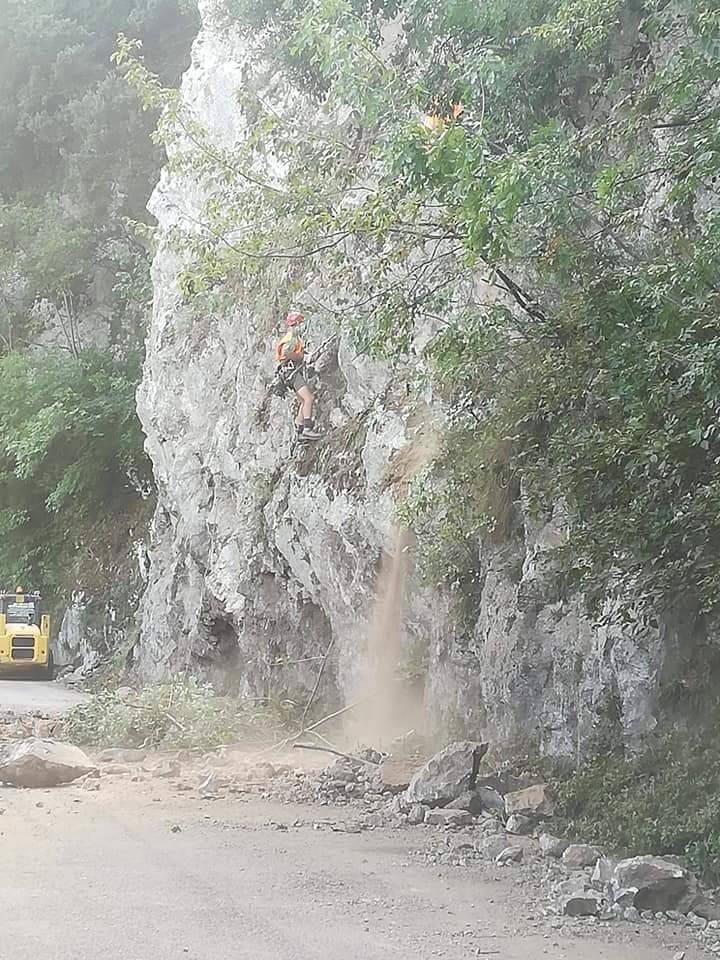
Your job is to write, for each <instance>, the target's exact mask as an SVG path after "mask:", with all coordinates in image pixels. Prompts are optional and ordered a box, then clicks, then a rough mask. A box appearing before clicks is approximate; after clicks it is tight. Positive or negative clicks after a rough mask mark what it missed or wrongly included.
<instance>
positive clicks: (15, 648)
mask: <svg viewBox="0 0 720 960" xmlns="http://www.w3.org/2000/svg"><path fill="white" fill-rule="evenodd" d="M5 673H12V674H20V673H26V674H30V673H32V674H33V675H35V676H37V677H42V678H43V679H49V680H52V678H53V673H54V664H53V656H52V651H51V649H50V617H49V616H48V615H47V614H46V613H43V612H42V597H41V596H40V594H39V593H25V591H24V590H23V589H22V587H18V588H17V590H16V591H15V593H2V594H0V676H2V675H3V674H5Z"/></svg>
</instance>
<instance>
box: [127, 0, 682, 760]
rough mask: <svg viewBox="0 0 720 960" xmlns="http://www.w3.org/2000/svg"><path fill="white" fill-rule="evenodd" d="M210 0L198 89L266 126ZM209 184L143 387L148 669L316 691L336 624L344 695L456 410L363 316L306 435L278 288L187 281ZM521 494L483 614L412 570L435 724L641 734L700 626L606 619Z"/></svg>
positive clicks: (410, 621)
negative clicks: (569, 584)
mask: <svg viewBox="0 0 720 960" xmlns="http://www.w3.org/2000/svg"><path fill="white" fill-rule="evenodd" d="M201 9H202V13H203V19H204V25H203V28H202V31H201V33H200V36H199V37H198V39H197V41H196V43H195V46H194V51H193V58H192V65H191V67H190V69H189V70H188V71H187V73H186V74H185V77H184V80H183V83H182V91H181V95H182V98H183V101H184V103H185V104H186V105H187V106H188V107H189V108H190V109H191V110H192V111H193V113H194V114H195V115H196V116H197V118H198V119H199V120H200V121H201V123H202V124H203V125H204V127H205V128H206V129H207V130H208V131H209V133H210V135H211V136H212V138H213V140H214V141H215V142H216V143H217V144H218V145H220V146H227V147H230V146H234V145H236V144H237V143H238V142H239V141H242V138H243V135H244V119H243V114H242V110H241V108H240V107H239V106H238V100H237V97H236V96H235V93H236V90H237V89H238V88H239V87H242V85H243V84H244V83H247V82H248V72H249V71H251V69H252V64H251V63H250V62H249V61H248V56H247V50H246V48H245V46H244V44H243V42H242V40H241V39H240V38H239V37H236V36H234V35H233V34H232V32H231V31H229V30H228V28H227V26H225V25H223V26H217V25H216V24H215V23H214V22H213V16H212V10H211V5H210V3H209V2H205V3H202V4H201ZM202 204H203V196H202V191H201V190H200V188H199V186H198V185H197V184H196V183H194V182H193V181H192V179H189V178H188V177H187V176H182V175H180V174H178V173H173V172H171V171H170V169H168V170H166V171H165V172H164V174H163V176H162V179H161V181H160V184H159V185H158V187H157V189H156V191H155V193H154V195H153V198H152V201H151V205H150V206H151V210H152V213H153V214H154V215H155V217H156V218H157V220H158V225H159V226H158V250H157V255H156V257H155V261H154V266H153V280H154V288H155V303H154V314H153V321H152V325H151V329H150V333H149V337H148V344H147V361H146V366H145V373H144V379H143V383H142V386H141V388H140V391H139V395H138V406H139V411H140V416H141V419H142V422H143V425H144V428H145V430H146V432H147V437H148V440H147V449H148V452H149V454H150V456H151V458H152V462H153V464H154V470H155V475H156V479H157V483H158V488H159V503H158V508H157V512H156V515H155V518H154V521H153V525H152V531H151V534H152V537H151V540H152V542H151V549H150V560H151V563H150V570H149V578H148V585H147V589H146V592H145V596H144V600H143V602H142V607H141V624H140V629H141V636H140V641H139V643H138V646H137V648H136V652H135V657H136V666H137V668H138V670H139V671H141V672H142V674H143V675H144V676H146V677H151V678H154V677H162V676H167V675H171V674H177V673H179V672H182V671H185V670H188V671H190V672H192V673H195V674H199V675H201V676H206V677H209V678H211V679H212V680H213V681H214V682H216V683H217V684H219V685H220V686H226V687H229V688H233V689H237V690H240V691H241V692H243V693H245V694H248V695H253V696H264V695H275V694H279V695H282V696H285V697H289V698H291V699H296V700H298V701H299V702H303V701H304V700H305V699H306V698H307V692H308V690H309V689H311V688H312V686H313V684H314V681H315V677H316V674H317V669H318V665H319V660H318V659H316V658H320V657H322V656H323V655H324V654H325V652H326V651H327V650H328V648H329V647H330V645H331V644H332V651H331V655H330V657H329V666H328V669H327V671H326V673H325V676H324V680H323V687H322V691H323V696H324V699H325V700H326V701H328V702H332V701H335V702H342V700H343V699H344V698H349V697H352V696H353V693H354V691H355V690H356V688H357V685H358V682H359V678H360V676H361V674H362V668H363V662H364V658H365V656H366V637H367V630H368V621H369V618H370V616H371V609H372V605H373V598H374V595H375V591H376V582H377V577H378V573H379V571H380V570H381V567H382V562H383V556H384V554H386V553H387V552H391V551H392V550H393V549H394V546H395V543H396V536H397V534H396V530H397V520H396V497H397V495H398V494H399V493H401V492H402V485H403V482H404V481H405V479H407V475H408V473H409V471H410V470H411V468H412V465H413V464H416V463H418V462H421V461H422V457H423V452H424V451H425V450H426V449H427V447H428V446H429V445H431V444H430V438H431V435H432V434H433V432H437V431H441V430H442V410H441V407H440V404H438V403H437V402H436V401H435V400H434V398H433V397H432V395H431V394H430V393H429V392H426V393H425V394H424V395H423V396H418V395H417V393H416V392H414V391H410V392H409V393H408V389H407V382H408V377H407V376H406V375H404V374H403V373H402V372H401V373H398V372H397V371H392V370H391V369H390V368H388V367H385V366H383V365H382V364H379V363H376V362H373V361H370V360H368V359H365V358H362V357H357V356H355V350H354V348H353V345H352V343H351V342H350V341H349V340H348V339H346V338H345V337H342V336H341V337H340V339H339V341H338V343H337V346H336V347H335V348H333V349H332V350H331V351H330V352H329V353H328V354H326V355H325V357H324V359H323V361H322V363H321V364H319V367H320V379H319V409H320V423H321V426H322V428H323V429H324V430H325V431H326V432H327V438H326V439H325V440H324V441H323V442H321V443H320V444H318V445H317V446H316V447H313V448H311V449H306V450H302V451H300V452H297V451H295V452H293V451H292V450H291V424H292V414H291V411H290V408H289V406H288V404H287V402H286V401H285V400H282V399H280V398H278V397H275V396H272V395H270V394H269V392H268V386H269V383H270V379H271V375H272V357H271V347H272V338H273V331H274V329H276V325H277V321H278V319H279V317H278V315H277V313H276V309H277V308H276V307H275V305H273V304H267V308H266V309H265V310H263V309H262V308H260V309H258V307H257V304H256V303H255V304H253V306H252V308H251V307H250V305H249V304H245V303H242V302H238V303H237V305H236V306H235V308H234V309H233V310H231V311H224V312H223V313H221V314H218V315H212V316H206V317H204V318H202V320H198V319H197V318H193V314H192V313H191V312H190V310H189V308H188V307H186V306H185V305H183V302H182V300H181V297H180V294H179V292H178V286H177V277H178V273H179V271H180V270H181V269H182V267H183V261H182V258H181V256H180V255H179V254H178V253H177V252H176V251H175V249H174V247H173V244H172V242H171V238H172V231H173V228H174V226H175V225H176V224H178V223H182V222H185V223H186V222H188V217H189V218H193V217H194V218H197V219H201V218H202ZM324 293H325V295H326V296H327V297H330V296H332V293H333V292H332V291H324ZM313 324H314V326H313V339H314V341H315V342H316V343H319V342H321V341H322V340H323V339H324V338H325V337H326V336H328V335H329V334H331V333H332V332H333V329H332V328H331V327H329V326H325V325H324V323H323V320H322V317H319V318H315V319H314V320H313ZM274 325H275V326H274ZM518 516H519V523H518V530H519V534H518V536H517V538H516V539H514V540H513V541H512V542H508V543H506V544H503V545H500V546H497V545H489V544H483V543H479V544H478V551H479V555H480V558H481V566H482V577H483V579H482V594H481V600H480V604H479V615H478V618H477V622H476V624H475V626H474V629H472V630H471V631H470V635H468V632H467V630H464V631H461V630H460V629H459V627H458V626H457V624H456V622H455V620H454V618H453V616H452V613H451V605H450V602H449V598H448V597H447V596H445V595H444V594H443V593H442V592H440V591H432V590H430V589H428V588H426V587H423V586H421V585H420V584H418V583H416V582H414V579H413V577H412V575H411V576H410V582H409V583H408V585H407V604H406V609H405V617H404V626H403V631H402V634H403V635H402V646H403V649H404V650H405V653H404V654H402V655H401V657H402V656H408V657H409V656H411V655H412V653H411V651H413V650H417V649H426V650H427V672H426V675H425V679H424V700H425V706H426V711H427V716H428V718H429V720H430V723H431V725H433V726H436V727H442V726H445V727H451V728H455V729H460V728H464V729H465V730H467V731H468V732H469V733H473V734H476V735H479V734H480V733H481V732H482V733H483V734H484V735H486V736H491V737H496V738H502V739H506V740H511V739H512V740H517V739H532V740H535V741H537V742H538V743H539V744H540V745H541V747H542V748H543V750H545V751H546V752H549V753H553V754H562V755H575V754H576V753H577V752H578V751H582V749H583V746H584V745H585V744H586V743H588V742H589V739H590V738H591V737H592V735H593V731H594V730H595V728H596V727H597V724H598V722H600V721H601V719H602V717H604V716H607V715H608V713H610V714H612V716H613V718H614V720H615V721H616V722H618V723H619V724H620V726H621V728H622V730H623V731H624V735H625V737H626V739H627V741H628V742H629V743H631V744H632V743H637V742H639V740H640V739H641V738H642V736H643V735H644V734H646V733H647V732H648V731H649V730H651V729H652V728H653V727H654V726H655V724H656V721H657V718H658V711H659V703H660V696H661V693H662V691H663V689H664V683H665V676H666V674H667V673H668V672H670V673H671V672H672V671H673V669H674V664H675V663H676V662H677V661H678V658H681V657H682V656H683V649H684V647H683V645H684V646H685V648H686V647H688V645H692V644H694V643H695V642H696V641H697V637H695V635H692V636H690V637H688V636H683V637H681V635H680V634H679V633H678V632H677V630H675V629H674V628H673V627H672V626H671V625H669V624H663V623H659V622H658V621H654V620H648V621H647V622H645V621H638V622H637V623H636V624H635V625H634V627H633V628H632V629H630V628H627V627H623V628H620V627H617V626H615V627H603V628H599V627H597V626H593V625H592V624H591V622H590V621H589V620H588V619H587V618H586V617H584V615H583V614H582V613H581V608H580V607H579V605H578V604H576V603H575V602H569V601H565V600H563V599H562V598H557V597H553V596H551V595H550V594H549V592H548V588H547V586H546V583H545V577H544V575H543V569H544V563H543V556H544V554H545V552H546V550H547V548H548V547H549V546H552V545H553V544H554V543H555V542H557V540H558V538H559V537H561V536H562V528H563V525H562V520H561V518H558V517H549V518H547V521H546V522H545V523H538V522H535V521H532V522H531V521H530V520H529V519H525V518H523V511H522V506H521V504H518ZM297 661H301V662H297Z"/></svg>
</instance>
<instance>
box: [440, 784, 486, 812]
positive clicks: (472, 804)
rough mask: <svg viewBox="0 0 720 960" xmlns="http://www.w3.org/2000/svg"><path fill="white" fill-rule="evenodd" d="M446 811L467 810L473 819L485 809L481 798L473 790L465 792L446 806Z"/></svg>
mask: <svg viewBox="0 0 720 960" xmlns="http://www.w3.org/2000/svg"><path fill="white" fill-rule="evenodd" d="M447 808H448V810H467V811H468V812H469V813H471V814H472V815H473V816H474V817H479V816H480V814H481V813H482V812H483V810H484V809H485V806H484V805H483V801H482V797H481V796H480V795H479V794H478V793H477V792H476V791H475V790H466V791H465V792H464V793H461V794H460V796H459V797H458V798H457V799H456V800H451V801H450V803H448V805H447Z"/></svg>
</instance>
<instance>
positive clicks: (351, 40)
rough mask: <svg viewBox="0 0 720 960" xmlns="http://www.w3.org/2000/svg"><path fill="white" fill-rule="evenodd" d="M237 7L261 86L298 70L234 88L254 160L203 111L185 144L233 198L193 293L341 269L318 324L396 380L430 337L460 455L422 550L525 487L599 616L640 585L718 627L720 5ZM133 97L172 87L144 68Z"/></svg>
mask: <svg viewBox="0 0 720 960" xmlns="http://www.w3.org/2000/svg"><path fill="white" fill-rule="evenodd" d="M225 6H226V12H227V16H228V18H229V28H232V29H239V30H241V31H243V32H244V33H245V36H246V39H247V42H248V44H249V45H250V46H251V48H253V49H254V50H255V54H256V57H257V64H258V72H259V74H260V76H261V82H262V80H263V79H266V78H267V76H268V75H269V74H268V72H267V67H265V68H263V67H262V64H267V63H268V61H269V63H270V65H271V70H276V71H277V72H276V73H274V74H273V76H274V77H275V81H274V83H275V85H274V86H273V87H272V89H270V91H269V92H268V88H267V86H266V87H265V88H262V86H261V82H258V84H257V87H256V88H255V87H253V84H252V83H249V84H248V85H247V87H245V88H244V89H243V90H242V91H239V92H238V96H239V98H240V99H241V102H242V104H243V106H244V108H245V111H246V114H247V116H248V118H249V119H250V121H251V126H250V129H249V133H248V138H247V141H246V142H245V143H243V144H242V145H240V146H239V147H238V148H237V149H236V150H223V151H217V150H215V149H213V148H212V145H211V144H210V143H209V142H208V141H207V138H206V137H205V136H204V133H203V131H202V129H201V128H200V127H199V126H198V125H197V118H193V116H192V112H191V110H188V109H186V110H185V111H184V112H183V108H182V107H181V108H179V110H178V113H177V116H176V118H175V120H176V123H175V127H174V130H175V133H174V134H173V131H172V130H171V129H167V130H165V131H164V135H165V136H166V137H168V138H170V139H173V137H175V147H176V154H175V159H174V163H175V164H176V166H177V167H178V168H180V167H182V166H185V167H186V168H188V169H192V170H193V171H194V173H195V175H196V176H197V177H198V179H200V180H203V181H204V182H205V183H206V184H207V185H208V187H210V188H211V189H212V194H213V200H212V201H211V202H210V203H209V204H208V209H207V214H206V218H205V220H204V221H203V223H201V224H198V223H192V224H190V223H188V228H187V230H186V231H185V232H184V235H183V234H182V232H181V231H179V232H178V237H177V239H178V241H179V242H180V243H182V244H183V245H184V246H185V248H186V249H188V250H189V251H190V252H191V254H192V256H193V259H192V265H191V267H190V268H189V269H188V270H187V272H186V275H185V277H184V279H183V288H184V290H185V291H186V293H187V294H188V295H189V296H191V295H196V296H210V297H217V296H219V295H220V293H219V291H220V290H221V289H222V286H221V285H220V286H219V285H218V284H219V282H220V284H221V282H222V281H223V280H224V279H226V278H232V291H233V294H235V293H236V292H237V288H238V286H240V287H243V285H244V286H245V289H246V290H248V291H249V290H253V291H257V290H258V288H259V287H262V285H263V284H266V286H267V290H268V292H269V291H272V292H273V293H274V294H275V295H279V296H281V297H282V296H286V297H290V296H297V293H298V292H299V291H301V289H302V283H303V282H304V281H303V278H304V277H306V276H307V272H308V269H309V268H310V267H311V266H312V264H313V262H316V261H317V262H319V260H320V259H322V262H323V272H324V275H325V276H327V277H328V278H329V282H330V285H331V287H332V289H334V290H341V289H342V290H344V291H346V296H345V299H344V301H343V302H340V301H339V300H336V301H333V302H327V303H326V304H324V306H325V307H326V308H327V309H329V310H331V311H334V312H336V313H337V315H338V318H341V317H342V316H343V315H346V314H347V313H352V315H353V316H354V317H359V318H360V319H359V322H358V324H357V326H358V329H357V335H358V343H359V344H360V346H361V347H362V348H363V349H367V350H370V351H373V352H375V353H378V354H381V355H384V356H387V357H390V358H392V359H395V360H397V361H398V362H400V363H401V362H402V358H403V357H404V356H405V355H407V354H408V353H410V354H412V353H413V351H414V350H415V349H416V346H415V345H416V343H417V342H418V340H419V336H420V335H424V334H425V333H426V332H427V331H431V332H432V336H431V339H430V342H429V345H428V346H426V347H424V349H423V352H424V354H425V356H426V358H427V359H429V360H430V361H431V362H432V363H433V365H434V370H435V379H436V387H437V388H438V389H439V390H440V391H441V392H442V394H443V395H444V397H445V399H446V401H447V403H448V404H449V409H450V412H451V419H452V421H453V423H454V426H453V430H452V436H451V437H450V439H449V446H448V450H450V449H461V450H462V451H463V453H462V456H461V457H459V458H456V459H455V460H453V458H449V457H446V456H445V457H442V458H440V460H439V461H438V467H437V469H436V470H435V471H432V472H431V474H430V475H429V476H428V477H425V478H424V479H423V483H424V485H425V489H424V490H423V495H422V497H420V498H416V503H417V502H419V503H420V507H419V513H418V514H417V515H416V520H417V525H418V528H419V529H420V530H422V529H425V530H427V531H429V537H428V540H427V541H426V542H425V543H424V544H423V546H424V548H425V549H434V546H433V544H434V543H435V542H436V541H437V536H436V534H437V530H438V523H437V522H436V521H437V518H438V513H437V511H439V515H440V516H442V518H443V519H442V524H441V528H442V531H443V532H444V533H446V534H448V536H449V532H451V531H453V530H459V531H462V534H463V537H462V539H463V541H464V542H470V543H471V542H472V541H473V539H476V538H477V537H478V536H479V535H480V534H481V533H483V532H486V531H487V530H488V527H490V528H491V529H497V524H498V519H500V520H501V525H507V528H508V529H510V530H511V529H512V522H508V518H507V517H506V516H503V517H501V518H498V517H497V516H493V510H494V508H493V506H492V502H490V503H486V501H487V496H488V495H487V491H491V497H490V500H491V501H492V500H493V499H497V498H496V497H495V493H492V491H494V489H495V487H496V484H495V483H494V481H493V476H495V477H497V476H500V477H502V478H503V484H504V489H513V488H514V489H515V490H517V489H518V485H519V482H520V479H521V478H522V480H523V483H524V489H525V490H526V492H527V497H528V500H529V503H530V505H531V507H533V508H534V509H536V510H537V511H538V512H542V511H543V510H546V509H548V508H549V506H550V505H551V504H553V503H558V502H561V503H563V504H564V505H565V508H566V510H567V514H568V517H569V518H570V521H571V534H570V538H569V540H568V543H567V544H566V545H565V546H564V547H563V548H562V550H561V551H560V553H559V558H560V559H564V561H565V563H564V569H565V571H566V573H567V576H568V578H569V580H570V584H571V586H577V587H580V588H582V589H583V590H585V591H586V595H588V596H589V597H591V598H593V597H594V598H596V599H601V598H602V596H603V595H604V594H605V592H606V591H607V589H609V588H610V587H611V585H612V584H613V583H614V582H617V581H618V580H621V581H624V583H625V584H626V585H627V584H632V590H634V591H635V592H636V593H640V594H647V595H649V596H652V597H659V596H662V597H672V595H673V594H676V593H684V594H691V595H695V596H696V597H698V598H699V603H700V605H701V607H702V608H703V609H705V610H708V611H709V610H714V609H715V608H716V607H717V605H718V602H719V601H720V564H719V563H718V560H717V557H718V555H719V550H718V547H719V546H720V525H719V523H718V517H719V516H720V511H719V510H718V507H719V506H720V485H719V483H718V479H717V477H718V469H717V468H718V464H720V438H719V437H718V426H717V424H718V404H719V402H720V370H719V369H718V356H719V355H720V354H719V353H718V346H720V344H718V332H717V315H718V306H719V303H718V286H717V274H718V266H720V263H719V260H718V257H719V254H720V232H719V229H718V226H719V223H718V219H719V217H720V208H718V205H717V183H718V173H719V172H720V124H719V123H718V120H719V119H720V106H719V104H718V92H717V91H718V81H719V80H720V50H719V47H718V40H717V38H718V36H720V21H719V16H718V11H717V8H716V6H715V5H714V4H712V3H710V2H709V0H695V2H690V0H678V2H676V3H672V4H669V3H667V2H665V0H646V2H642V0H532V2H529V3H528V2H525V0H522V2H521V0H490V2H488V3H482V4H479V3H476V2H474V0H453V2H452V3H447V2H439V0H401V2H398V3H392V4H382V3H380V4H375V5H370V4H366V3H361V2H359V0H357V2H356V0H353V2H350V0H315V2H310V3H307V4H302V5H300V4H296V3H295V2H294V0H265V2H264V3H260V4H256V3H253V4H247V3H245V2H244V0H227V3H226V5H225ZM393 18H394V23H393V24H392V25H391V26H390V28H389V29H388V22H389V21H390V20H392V19H393ZM391 37H394V39H392V40H391ZM136 66H137V65H136ZM263 70H264V71H265V72H263ZM278 77H279V78H280V79H279V80H278ZM134 80H135V82H136V83H137V84H138V85H139V86H140V87H141V88H142V87H145V88H146V89H147V88H148V85H149V84H150V83H151V78H150V77H149V76H148V75H143V73H142V71H141V70H140V71H138V70H137V68H135V72H134ZM272 95H275V97H276V99H275V100H273V102H272V103H271V102H270V99H271V98H272ZM278 98H279V99H278ZM277 103H284V104H286V105H287V108H286V107H282V108H278V107H277ZM424 116H425V117H426V119H425V120H423V117H424ZM318 118H325V120H324V121H323V122H319V121H318ZM193 124H195V126H194V127H193ZM190 128H192V130H193V137H192V142H191V143H190V142H189V141H188V138H187V137H185V138H184V139H183V140H181V139H178V133H179V132H181V131H185V132H187V130H188V129H190ZM269 157H272V158H273V160H274V161H275V160H277V159H280V160H281V161H282V163H283V164H284V169H285V174H284V176H283V177H282V178H281V179H278V180H274V179H273V178H272V177H271V176H269V175H268V172H267V171H268V169H272V167H271V165H270V164H269V163H268V158H269ZM230 237H232V240H228V238H230ZM481 277H482V278H483V279H484V281H485V286H484V287H483V288H482V290H480V289H479V286H478V283H477V281H478V279H479V278H481ZM425 340H427V336H423V342H424V341H425ZM500 451H502V452H503V455H504V457H505V460H504V461H503V462H502V463H501V462H499V461H498V452H500ZM454 463H457V468H458V469H457V471H455V472H454ZM475 478H476V480H475ZM433 491H434V492H435V494H436V496H433ZM459 491H461V492H462V495H460V496H459V495H458V492H459ZM488 507H490V509H488ZM495 513H497V511H496V510H495ZM510 520H511V518H510ZM449 539H452V538H451V537H449ZM452 550H453V555H457V553H458V551H457V550H456V549H455V546H453V548H452ZM460 552H461V553H462V551H460ZM438 566H442V564H440V565H438ZM447 567H448V570H450V571H452V573H451V576H452V577H454V578H455V580H456V582H458V583H459V582H461V581H462V580H463V574H462V572H459V571H458V570H457V565H456V563H455V562H454V561H453V562H452V563H450V564H448V565H447Z"/></svg>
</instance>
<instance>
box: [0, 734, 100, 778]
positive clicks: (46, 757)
mask: <svg viewBox="0 0 720 960" xmlns="http://www.w3.org/2000/svg"><path fill="white" fill-rule="evenodd" d="M95 769H96V767H95V765H94V764H93V762H92V760H91V759H90V758H89V757H88V756H87V755H86V754H84V753H83V752H82V750H80V749H79V747H74V746H73V745H72V744H71V743H58V742H57V741H55V740H40V739H39V738H37V737H31V738H30V739H29V740H23V741H21V742H20V743H17V744H15V745H14V746H12V747H11V748H10V749H9V750H8V751H6V752H5V754H4V755H3V756H2V757H0V782H2V783H10V784H12V785H13V786H16V787H57V786H59V785H60V784H61V783H71V782H72V781H73V780H77V779H78V777H83V776H85V775H86V774H88V773H91V772H93V771H94V770H95Z"/></svg>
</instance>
